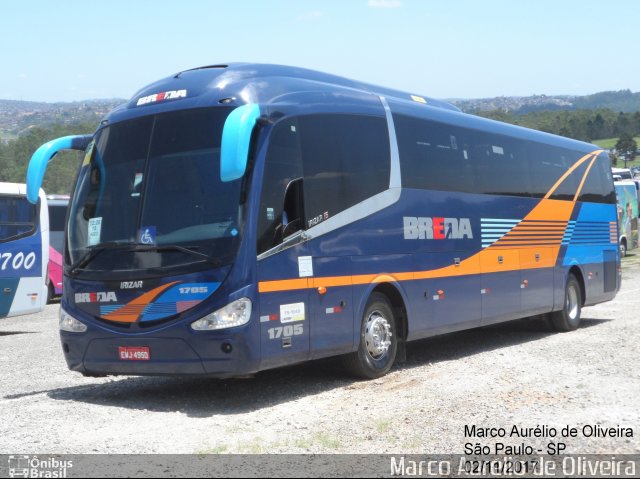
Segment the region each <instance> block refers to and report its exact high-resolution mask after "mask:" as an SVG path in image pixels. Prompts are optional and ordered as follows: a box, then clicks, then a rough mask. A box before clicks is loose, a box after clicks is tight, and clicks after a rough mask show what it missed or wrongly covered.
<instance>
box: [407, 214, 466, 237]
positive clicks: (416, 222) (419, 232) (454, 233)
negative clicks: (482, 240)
mask: <svg viewBox="0 0 640 479" xmlns="http://www.w3.org/2000/svg"><path fill="white" fill-rule="evenodd" d="M403 220H404V239H412V240H413V239H427V240H445V239H473V231H472V230H471V221H470V220H469V218H440V217H433V218H432V217H429V216H405V217H403Z"/></svg>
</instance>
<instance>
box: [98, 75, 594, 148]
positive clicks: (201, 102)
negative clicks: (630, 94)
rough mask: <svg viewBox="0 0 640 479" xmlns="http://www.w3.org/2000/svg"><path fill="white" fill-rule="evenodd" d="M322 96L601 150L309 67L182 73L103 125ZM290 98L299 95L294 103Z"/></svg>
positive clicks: (156, 84) (145, 91)
mask: <svg viewBox="0 0 640 479" xmlns="http://www.w3.org/2000/svg"><path fill="white" fill-rule="evenodd" d="M318 92H320V93H328V94H333V95H339V96H340V95H345V96H346V97H349V96H359V97H362V95H363V94H364V95H375V96H383V97H385V98H387V99H388V100H390V101H392V102H394V103H397V104H404V105H405V106H404V107H403V109H409V110H410V111H412V112H420V111H421V112H423V113H424V114H425V115H426V116H430V117H432V118H434V119H435V120H436V121H443V122H449V123H453V124H458V125H461V126H465V127H467V128H473V129H480V130H491V131H493V132H495V133H499V134H504V135H510V136H514V137H518V138H523V139H527V140H531V141H539V142H543V143H547V144H553V145H555V146H559V147H565V148H571V149H575V150H580V151H585V152H590V151H594V150H596V149H599V148H598V147H597V146H595V145H590V144H588V143H584V142H580V141H577V140H570V139H567V138H563V137H559V136H556V135H551V134H548V133H543V132H539V131H535V130H530V129H527V128H523V127H520V126H515V125H510V124H506V123H502V122H497V121H493V120H489V119H486V118H481V117H478V116H475V115H469V114H465V113H462V112H461V111H460V110H459V109H458V108H457V107H455V106H454V105H452V104H450V103H447V102H445V101H441V100H436V99H433V98H430V97H426V96H422V95H418V94H414V93H409V92H402V91H399V90H394V89H390V88H385V87H381V86H376V85H371V84H369V83H363V82H359V81H355V80H350V79H347V78H343V77H340V76H337V75H332V74H328V73H322V72H318V71H314V70H308V69H305V68H297V67H289V66H282V65H271V64H255V63H229V64H220V65H209V66H203V67H199V68H194V69H191V70H185V71H182V72H178V73H176V74H174V75H171V76H169V77H166V78H163V79H161V80H159V81H157V82H154V83H151V84H150V85H147V86H146V87H144V88H142V89H141V90H139V91H138V92H136V93H135V94H134V95H133V96H132V97H131V99H130V100H129V101H128V102H127V103H125V104H123V105H120V106H119V107H117V108H115V109H114V110H113V111H112V112H111V113H109V114H108V116H107V117H106V118H105V120H103V122H102V124H103V125H106V124H108V123H111V122H118V121H123V120H128V119H131V118H135V117H139V116H144V115H150V114H156V113H163V112H166V111H173V110H183V109H191V108H201V107H206V106H219V105H228V106H240V105H243V104H246V103H259V104H261V105H278V104H280V103H289V104H292V103H293V104H295V103H296V102H297V103H299V104H303V103H308V102H310V101H312V100H310V98H311V95H313V94H316V93H318ZM292 93H293V94H296V95H295V98H294V97H292V95H291V94H292Z"/></svg>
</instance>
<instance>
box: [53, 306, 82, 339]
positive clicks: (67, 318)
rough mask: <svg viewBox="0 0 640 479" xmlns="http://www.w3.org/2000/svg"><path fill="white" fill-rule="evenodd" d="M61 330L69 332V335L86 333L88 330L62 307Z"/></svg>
mask: <svg viewBox="0 0 640 479" xmlns="http://www.w3.org/2000/svg"><path fill="white" fill-rule="evenodd" d="M60 330H61V331H67V332H68V333H84V332H85V331H86V330H87V326H86V325H85V324H82V323H81V322H80V321H78V320H77V319H76V318H74V317H73V316H71V315H70V314H69V313H67V312H66V311H65V310H64V309H62V306H60Z"/></svg>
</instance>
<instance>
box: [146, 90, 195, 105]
mask: <svg viewBox="0 0 640 479" xmlns="http://www.w3.org/2000/svg"><path fill="white" fill-rule="evenodd" d="M178 98H187V90H171V91H164V92H160V93H154V94H153V95H148V96H143V97H142V98H138V102H137V103H136V106H142V105H147V104H149V103H157V102H160V101H165V100H177V99H178Z"/></svg>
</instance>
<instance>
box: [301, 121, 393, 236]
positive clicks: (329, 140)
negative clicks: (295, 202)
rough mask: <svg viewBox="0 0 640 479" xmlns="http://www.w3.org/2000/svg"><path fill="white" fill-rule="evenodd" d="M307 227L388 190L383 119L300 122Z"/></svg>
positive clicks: (387, 144)
mask: <svg viewBox="0 0 640 479" xmlns="http://www.w3.org/2000/svg"><path fill="white" fill-rule="evenodd" d="M298 122H299V129H300V151H301V153H302V163H303V166H302V169H303V172H304V203H305V217H306V221H307V227H310V226H313V225H314V224H317V222H320V221H324V220H325V219H327V218H329V217H331V216H334V215H336V214H337V213H340V212H341V211H343V210H345V209H347V208H349V207H350V206H353V205H355V204H357V203H359V202H361V201H363V200H365V199H367V198H370V197H372V196H374V195H375V194H377V193H380V192H382V191H384V190H386V189H387V188H388V187H389V171H390V155H389V139H388V130H387V124H386V121H385V120H384V119H383V118H377V117H372V116H351V115H313V116H305V117H300V118H299V119H298Z"/></svg>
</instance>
